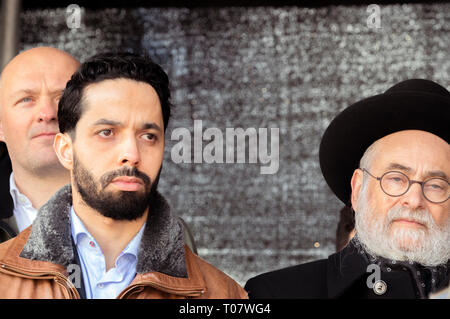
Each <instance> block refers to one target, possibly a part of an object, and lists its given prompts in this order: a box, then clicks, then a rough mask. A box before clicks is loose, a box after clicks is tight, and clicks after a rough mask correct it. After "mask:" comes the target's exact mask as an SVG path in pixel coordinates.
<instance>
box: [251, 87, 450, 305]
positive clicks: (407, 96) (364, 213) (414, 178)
mask: <svg viewBox="0 0 450 319" xmlns="http://www.w3.org/2000/svg"><path fill="white" fill-rule="evenodd" d="M449 123H450V92H448V91H447V90H446V89H445V88H443V87H442V86H440V85H438V84H436V83H434V82H432V81H428V80H422V79H413V80H407V81H403V82H401V83H398V84H397V85H395V86H393V87H392V88H390V89H389V90H387V91H386V92H385V93H383V94H380V95H376V96H373V97H370V98H367V99H364V100H362V101H359V102H357V103H355V104H353V105H351V106H350V107H348V108H347V109H345V110H344V111H343V112H342V113H340V114H339V115H338V116H337V117H336V118H335V119H334V120H333V121H332V122H331V124H330V126H329V127H328V128H327V130H326V131H325V134H324V135H323V138H322V142H321V145H320V152H319V157H320V165H321V169H322V173H323V175H324V177H325V180H326V181H327V183H328V185H329V186H330V188H331V189H332V190H333V192H334V193H335V194H336V196H337V197H338V198H339V199H340V200H341V201H342V202H344V203H345V204H347V205H351V206H352V208H353V209H354V211H355V228H356V236H355V237H354V238H353V239H352V240H351V241H350V243H349V244H348V245H347V246H346V247H345V248H344V249H343V250H342V251H340V252H338V253H336V254H333V255H331V256H329V257H328V259H324V260H319V261H315V262H310V263H306V264H302V265H298V266H293V267H289V268H285V269H282V270H278V271H273V272H269V273H266V274H262V275H259V276H257V277H255V278H252V279H250V280H249V281H248V282H247V284H246V286H245V288H246V290H247V291H248V292H249V296H250V298H428V297H429V296H430V293H434V292H436V291H439V290H441V289H442V288H443V287H445V286H447V285H448V284H449V275H450V272H449V259H450V245H449V243H450V214H449V212H450V203H449V202H450V201H449V200H448V199H449V197H450V195H449V194H450V190H449V176H450V146H449V140H450V130H449Z"/></svg>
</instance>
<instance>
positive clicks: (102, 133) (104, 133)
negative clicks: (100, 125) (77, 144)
mask: <svg viewBox="0 0 450 319" xmlns="http://www.w3.org/2000/svg"><path fill="white" fill-rule="evenodd" d="M97 134H98V135H100V136H101V137H109V136H111V135H112V134H113V132H112V130H101V131H100V132H98V133H97Z"/></svg>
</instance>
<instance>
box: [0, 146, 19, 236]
mask: <svg viewBox="0 0 450 319" xmlns="http://www.w3.org/2000/svg"><path fill="white" fill-rule="evenodd" d="M11 172H12V167H11V160H10V159H9V156H8V153H7V151H6V146H5V145H4V144H3V143H2V142H0V242H3V241H5V240H7V239H9V238H12V237H15V236H16V235H17V234H16V232H15V231H14V230H13V229H12V228H11V227H10V226H9V224H8V222H7V219H8V218H10V217H12V216H13V213H14V202H13V199H12V197H11V194H10V192H9V177H10V176H11Z"/></svg>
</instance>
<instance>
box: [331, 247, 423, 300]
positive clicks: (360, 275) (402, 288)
mask: <svg viewBox="0 0 450 319" xmlns="http://www.w3.org/2000/svg"><path fill="white" fill-rule="evenodd" d="M369 265H370V263H369V261H368V260H367V259H366V258H365V256H364V255H363V254H361V253H360V252H358V250H357V248H356V247H355V246H354V245H352V243H351V242H350V244H349V245H347V246H346V247H345V248H344V249H343V250H341V251H340V252H338V253H335V254H333V255H331V256H329V257H328V261H327V286H328V297H329V298H339V297H352V298H389V299H393V298H396V299H409V298H417V297H418V295H417V291H416V288H415V287H414V279H413V277H412V276H411V275H410V274H409V272H408V271H401V270H400V271H399V270H392V271H391V272H383V271H381V272H380V278H379V279H380V280H382V281H383V282H384V283H385V284H386V287H387V289H386V292H385V293H384V294H382V295H377V294H376V293H375V292H374V290H373V288H369V287H368V285H367V279H368V277H369V276H371V275H373V274H374V272H373V271H372V270H370V269H368V266H369ZM370 281H372V280H371V279H370Z"/></svg>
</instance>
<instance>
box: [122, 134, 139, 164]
mask: <svg viewBox="0 0 450 319" xmlns="http://www.w3.org/2000/svg"><path fill="white" fill-rule="evenodd" d="M120 150H121V152H120V155H119V158H118V161H119V165H121V166H122V165H130V166H133V167H135V166H138V165H139V163H140V161H141V157H140V152H139V147H138V145H137V143H136V139H135V138H134V137H133V138H127V139H125V140H124V141H123V142H122V143H121V145H120Z"/></svg>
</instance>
